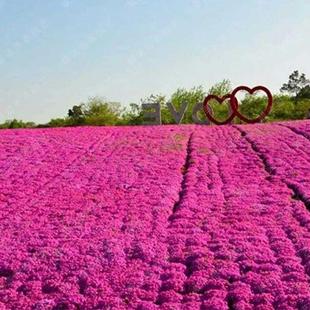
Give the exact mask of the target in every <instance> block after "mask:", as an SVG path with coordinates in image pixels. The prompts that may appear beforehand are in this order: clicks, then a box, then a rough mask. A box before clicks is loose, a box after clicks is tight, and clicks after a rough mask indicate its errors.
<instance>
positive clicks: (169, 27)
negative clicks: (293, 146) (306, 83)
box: [0, 0, 310, 123]
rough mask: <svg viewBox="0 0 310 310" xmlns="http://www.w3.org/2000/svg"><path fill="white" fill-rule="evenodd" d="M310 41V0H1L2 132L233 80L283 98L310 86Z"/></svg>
mask: <svg viewBox="0 0 310 310" xmlns="http://www.w3.org/2000/svg"><path fill="white" fill-rule="evenodd" d="M309 34H310V1H309V0H304V1H302V0H295V1H286V0H273V1H258V0H257V1H254V0H248V1H243V0H242V1H241V0H234V1H230V0H227V1H220V0H206V1H203V0H188V1H183V0H170V1H160V0H157V1H156V0H149V1H146V0H124V1H118V0H114V1H110V0H83V1H82V0H53V1H50V0H0V122H3V121H4V120H6V119H13V118H17V119H22V120H25V121H26V120H27V121H34V122H37V123H45V122H47V121H49V120H50V119H51V118H56V117H63V116H65V115H66V113H67V110H68V109H69V108H70V107H72V106H73V105H74V104H79V103H81V102H85V101H87V99H88V98H89V97H93V96H102V97H105V98H106V99H107V100H109V101H117V102H121V103H122V104H124V105H128V104H129V103H131V102H136V103H139V102H140V99H141V98H145V97H147V96H149V95H150V94H164V95H167V96H170V95H171V94H172V93H173V92H174V91H175V90H176V89H177V88H191V87H194V86H198V85H202V86H203V87H204V88H205V89H206V90H208V89H209V88H210V87H211V86H212V85H213V84H214V83H216V82H219V81H221V80H222V79H224V78H226V79H229V80H230V81H231V82H232V85H233V86H238V85H241V84H245V85H248V86H255V85H264V86H267V87H268V88H269V89H271V90H272V91H273V92H278V91H279V88H280V87H281V85H282V84H283V83H285V82H287V79H288V76H289V74H290V73H291V72H292V71H293V70H295V69H297V70H299V71H301V72H304V73H305V74H306V75H307V76H308V77H309V76H310V40H309Z"/></svg>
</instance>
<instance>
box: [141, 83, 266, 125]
mask: <svg viewBox="0 0 310 310" xmlns="http://www.w3.org/2000/svg"><path fill="white" fill-rule="evenodd" d="M241 91H246V92H248V93H249V94H251V95H252V94H254V93H255V92H257V91H261V92H263V93H265V94H266V96H267V105H266V107H265V109H264V110H263V111H262V112H261V114H260V115H259V116H258V117H256V118H253V119H249V118H247V117H246V116H244V115H242V114H241V113H240V112H239V103H238V99H237V97H236V95H237V93H238V92H241ZM211 100H215V101H217V102H218V103H219V104H223V103H224V102H225V101H228V114H229V115H228V117H227V118H226V119H225V120H223V121H220V120H217V119H216V118H215V116H214V113H213V110H212V107H211V106H210V101H211ZM271 107H272V95H271V92H270V91H269V90H268V89H267V88H266V87H264V86H255V87H254V88H249V87H247V86H238V87H237V88H235V89H234V90H233V91H232V92H231V94H226V95H225V96H223V97H218V96H216V95H208V96H207V97H205V99H204V101H203V102H197V103H196V104H195V105H194V107H193V111H192V119H193V122H194V123H195V124H206V125H209V124H210V122H212V123H214V124H216V125H224V124H229V123H231V122H232V120H233V119H234V118H235V117H238V118H239V119H240V120H242V121H243V122H245V123H249V124H253V123H257V122H260V121H262V120H263V119H264V118H265V117H266V116H267V115H268V114H269V112H270V110H271ZM167 108H168V110H169V111H170V113H171V115H172V117H173V119H174V121H175V122H176V123H177V124H180V123H181V121H182V119H183V117H184V114H185V112H186V110H187V108H188V103H187V102H183V103H182V105H181V107H180V109H179V111H177V110H176V109H175V107H174V106H173V104H172V103H171V102H168V103H167ZM142 110H143V112H144V117H145V119H146V120H148V121H145V122H144V124H149V125H160V124H161V106H160V104H159V103H145V104H142ZM200 111H204V113H205V115H206V117H207V119H206V120H202V119H200V118H199V112H200Z"/></svg>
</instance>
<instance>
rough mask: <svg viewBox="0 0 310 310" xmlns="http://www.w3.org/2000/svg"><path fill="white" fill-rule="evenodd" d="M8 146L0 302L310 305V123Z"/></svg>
mask: <svg viewBox="0 0 310 310" xmlns="http://www.w3.org/2000/svg"><path fill="white" fill-rule="evenodd" d="M0 148H1V152H0V171H1V173H0V235H1V238H0V309H54V310H56V309H59V310H60V309H128V308H129V309H141V310H142V309H216V310H221V309H240V310H241V309H252V308H255V309H264V310H265V309H274V308H278V309H294V308H299V309H310V287H309V279H310V214H309V210H307V207H308V208H310V121H296V122H285V123H278V124H259V125H242V126H195V125H183V126H149V127H143V126H140V127H83V128H82V127H80V128H57V129H34V130H31V129H29V130H27V129H25V130H2V131H0Z"/></svg>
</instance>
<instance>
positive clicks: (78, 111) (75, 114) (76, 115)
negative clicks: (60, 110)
mask: <svg viewBox="0 0 310 310" xmlns="http://www.w3.org/2000/svg"><path fill="white" fill-rule="evenodd" d="M68 117H69V118H70V120H71V121H72V124H73V125H80V124H83V123H84V120H85V115H84V112H83V104H80V105H74V106H73V107H72V109H69V111H68Z"/></svg>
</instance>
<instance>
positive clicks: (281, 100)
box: [0, 70, 310, 128]
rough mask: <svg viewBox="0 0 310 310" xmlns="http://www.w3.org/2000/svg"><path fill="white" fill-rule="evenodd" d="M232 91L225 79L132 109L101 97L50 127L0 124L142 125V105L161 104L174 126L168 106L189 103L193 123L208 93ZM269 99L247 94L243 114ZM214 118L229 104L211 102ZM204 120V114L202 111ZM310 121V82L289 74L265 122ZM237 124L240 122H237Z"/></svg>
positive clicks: (253, 111) (152, 99) (224, 113)
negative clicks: (192, 114)
mask: <svg viewBox="0 0 310 310" xmlns="http://www.w3.org/2000/svg"><path fill="white" fill-rule="evenodd" d="M231 91H232V87H231V83H230V81H229V80H223V81H221V82H219V83H217V84H215V85H213V86H212V87H211V88H210V89H208V91H205V90H204V88H203V87H202V86H198V87H193V88H191V89H184V88H179V89H177V90H176V91H175V92H174V93H173V94H172V95H171V96H170V98H167V96H165V95H161V94H151V95H150V96H148V97H146V98H143V99H141V102H140V104H137V103H131V104H130V105H129V107H126V108H125V107H123V106H122V105H121V104H120V103H119V102H110V101H108V100H106V99H104V98H102V97H92V98H89V99H88V101H87V102H82V103H80V104H78V105H74V106H73V107H72V108H71V109H69V110H68V113H67V115H66V116H65V117H61V118H55V119H51V120H50V121H49V122H48V123H47V124H39V125H37V124H35V123H33V122H24V121H21V120H16V119H13V120H7V121H5V122H4V123H3V124H0V128H34V127H65V126H83V125H88V126H113V125H142V124H143V122H144V119H143V111H142V108H141V105H142V104H143V103H160V105H161V118H162V123H163V124H173V123H174V119H173V117H172V115H171V113H170V111H169V109H168V107H167V102H168V101H169V102H171V103H172V104H173V106H174V107H175V108H176V109H178V108H179V107H180V106H181V105H182V102H184V101H185V102H187V103H188V109H187V111H186V112H185V115H184V118H183V120H182V123H184V124H190V123H193V120H192V117H191V110H192V108H193V107H194V106H195V105H196V104H197V103H198V102H202V101H203V99H204V98H205V96H206V95H207V94H213V95H217V96H223V95H225V94H228V93H230V92H231ZM265 104H266V99H265V98H264V97H263V96H258V95H245V97H244V98H243V99H242V100H241V101H240V110H241V112H242V114H243V115H246V116H247V117H249V118H255V117H256V116H257V115H259V114H260V112H261V111H262V110H263V109H264V106H265ZM211 107H212V110H213V113H214V116H215V117H216V118H217V119H219V120H222V119H225V118H226V116H227V113H228V107H227V105H219V104H217V103H216V102H213V103H212V102H211ZM200 117H201V118H202V119H203V118H205V115H204V113H203V111H201V112H200ZM305 118H310V81H309V79H307V78H306V76H305V74H304V73H299V72H298V70H295V71H294V72H293V73H292V74H290V76H289V78H288V82H287V83H284V84H283V85H282V87H281V89H280V93H278V94H274V95H273V108H272V111H271V113H270V114H269V115H268V116H267V117H266V119H265V120H264V121H265V122H271V121H283V120H297V119H305ZM234 122H236V123H237V122H239V121H238V120H235V121H234Z"/></svg>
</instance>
